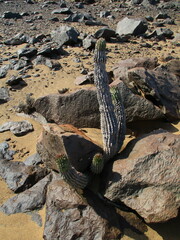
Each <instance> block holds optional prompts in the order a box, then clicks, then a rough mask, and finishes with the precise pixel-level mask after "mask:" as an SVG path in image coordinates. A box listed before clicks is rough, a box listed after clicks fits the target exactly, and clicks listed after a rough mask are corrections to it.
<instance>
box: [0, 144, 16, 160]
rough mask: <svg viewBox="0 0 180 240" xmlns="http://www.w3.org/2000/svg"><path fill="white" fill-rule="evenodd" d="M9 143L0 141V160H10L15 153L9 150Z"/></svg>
mask: <svg viewBox="0 0 180 240" xmlns="http://www.w3.org/2000/svg"><path fill="white" fill-rule="evenodd" d="M8 148H9V144H8V143H7V142H2V143H0V160H1V159H6V160H12V159H13V155H14V154H15V153H16V152H15V151H14V150H9V149H8Z"/></svg>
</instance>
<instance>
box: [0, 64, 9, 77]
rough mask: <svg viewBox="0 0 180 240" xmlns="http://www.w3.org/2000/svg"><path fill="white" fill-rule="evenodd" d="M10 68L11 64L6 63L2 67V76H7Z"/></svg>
mask: <svg viewBox="0 0 180 240" xmlns="http://www.w3.org/2000/svg"><path fill="white" fill-rule="evenodd" d="M9 69H10V64H6V65H3V66H1V67H0V78H4V77H6V74H7V73H8V70H9Z"/></svg>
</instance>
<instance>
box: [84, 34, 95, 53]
mask: <svg viewBox="0 0 180 240" xmlns="http://www.w3.org/2000/svg"><path fill="white" fill-rule="evenodd" d="M82 44H83V48H85V49H89V50H92V49H94V48H95V44H96V39H95V38H94V37H93V36H92V35H88V36H87V37H86V38H84V39H83V42H82Z"/></svg>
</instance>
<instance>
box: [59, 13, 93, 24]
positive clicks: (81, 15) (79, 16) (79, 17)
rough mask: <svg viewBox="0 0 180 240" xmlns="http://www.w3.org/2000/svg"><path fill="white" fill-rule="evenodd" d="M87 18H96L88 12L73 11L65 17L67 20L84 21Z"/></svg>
mask: <svg viewBox="0 0 180 240" xmlns="http://www.w3.org/2000/svg"><path fill="white" fill-rule="evenodd" d="M85 20H89V21H91V20H94V18H93V17H92V16H91V15H90V14H88V13H73V14H71V15H70V16H68V17H67V18H65V19H64V21H66V22H83V21H85Z"/></svg>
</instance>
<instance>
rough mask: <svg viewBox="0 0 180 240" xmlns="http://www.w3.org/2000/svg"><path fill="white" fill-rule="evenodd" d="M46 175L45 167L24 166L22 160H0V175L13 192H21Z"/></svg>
mask: <svg viewBox="0 0 180 240" xmlns="http://www.w3.org/2000/svg"><path fill="white" fill-rule="evenodd" d="M46 175H47V169H45V168H41V167H38V166H36V167H34V166H26V165H25V164H24V163H23V162H17V161H16V162H12V161H7V160H1V161H0V176H1V177H2V178H3V179H4V180H5V181H6V183H7V185H8V187H9V188H10V189H11V190H13V191H14V192H21V191H24V190H25V189H27V188H30V187H31V186H33V185H34V184H35V183H36V182H37V181H39V180H40V179H41V178H43V177H44V176H46Z"/></svg>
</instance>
